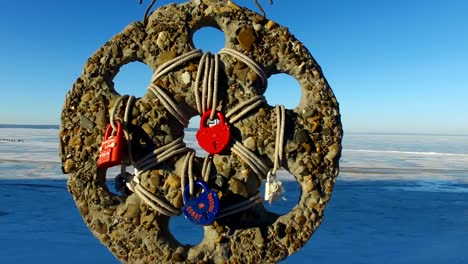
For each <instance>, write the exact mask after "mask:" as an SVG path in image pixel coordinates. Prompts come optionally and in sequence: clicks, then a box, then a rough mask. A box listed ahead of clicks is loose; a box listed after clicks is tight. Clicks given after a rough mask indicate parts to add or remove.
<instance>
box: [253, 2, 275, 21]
mask: <svg viewBox="0 0 468 264" xmlns="http://www.w3.org/2000/svg"><path fill="white" fill-rule="evenodd" d="M254 2H255V5H256V6H257V7H258V9H260V12H262V16H263V18H266V13H265V10H263V7H262V6H261V5H260V4H259V3H258V0H254ZM272 4H273V0H270V5H272Z"/></svg>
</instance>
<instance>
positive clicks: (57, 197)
mask: <svg viewBox="0 0 468 264" xmlns="http://www.w3.org/2000/svg"><path fill="white" fill-rule="evenodd" d="M185 140H186V142H187V144H188V145H189V146H192V147H196V144H195V142H194V132H187V135H186V139H185ZM60 166H61V164H60V159H59V156H58V129H57V128H51V127H47V126H44V127H40V128H38V127H11V126H0V263H2V264H9V263H15V264H17V263H80V264H81V263H87V264H93V263H99V264H102V263H119V262H118V260H117V259H116V258H115V257H114V256H113V255H112V254H111V253H110V252H109V251H108V250H107V249H106V247H104V246H103V245H101V244H100V242H99V241H98V240H97V239H96V238H94V236H93V235H92V234H91V232H90V231H89V230H88V229H87V227H86V225H85V224H84V222H83V221H82V219H81V216H80V215H79V213H78V210H77V209H76V207H75V204H74V202H73V200H72V198H71V196H70V194H69V193H68V191H67V188H66V180H67V175H64V174H62V173H61V169H60ZM340 167H341V173H340V176H339V178H338V180H337V182H336V185H335V188H334V191H333V195H332V199H331V201H330V203H329V204H328V207H327V209H326V211H325V220H324V222H323V223H322V225H321V226H320V227H319V229H318V230H317V231H316V232H315V233H314V235H313V236H312V238H311V240H310V241H309V242H308V243H307V244H306V246H305V247H304V248H302V250H300V251H299V252H298V253H296V254H294V255H292V256H291V257H289V258H288V259H286V260H285V261H283V262H282V263H468V250H467V243H468V136H449V135H400V134H345V137H344V141H343V152H342V158H341V161H340ZM109 174H112V173H109ZM282 176H283V178H284V179H285V182H284V184H285V186H286V198H287V199H288V200H286V201H279V202H276V203H274V204H273V205H272V206H271V207H269V206H268V205H266V206H267V208H269V209H270V210H271V211H275V212H278V213H285V212H287V211H288V210H289V209H291V208H292V207H293V206H294V205H295V203H296V202H297V198H298V196H299V194H298V191H299V189H298V185H297V184H296V182H295V181H292V180H291V177H292V176H291V175H288V174H287V173H285V172H283V174H282ZM288 179H289V180H288ZM109 182H112V181H109ZM109 184H110V183H109ZM110 187H111V186H110ZM170 228H171V231H172V232H173V233H174V234H175V237H176V238H177V239H178V240H179V241H180V242H182V243H186V244H196V243H198V242H199V241H201V239H202V236H203V231H202V229H201V228H200V227H198V226H195V225H193V224H191V223H189V222H188V221H186V220H185V219H184V218H183V217H177V218H174V219H173V220H172V219H171V225H170ZM187 234H190V235H187Z"/></svg>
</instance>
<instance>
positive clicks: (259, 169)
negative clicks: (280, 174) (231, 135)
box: [231, 141, 268, 182]
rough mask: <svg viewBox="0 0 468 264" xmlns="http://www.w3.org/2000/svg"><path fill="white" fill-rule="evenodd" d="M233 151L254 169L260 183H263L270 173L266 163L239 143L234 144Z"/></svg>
mask: <svg viewBox="0 0 468 264" xmlns="http://www.w3.org/2000/svg"><path fill="white" fill-rule="evenodd" d="M231 151H232V152H233V153H234V154H236V155H238V156H239V157H241V159H242V160H244V162H245V163H247V164H248V165H249V166H250V167H251V168H252V170H253V171H254V172H255V174H256V175H257V177H258V179H259V181H260V182H262V180H263V178H265V177H266V176H267V173H268V167H267V166H266V165H265V163H264V162H263V161H262V160H261V159H260V158H259V157H257V156H256V155H255V153H253V152H252V151H251V150H249V149H248V148H246V147H245V146H244V145H243V144H242V143H240V142H238V141H235V142H234V144H233V145H232V148H231Z"/></svg>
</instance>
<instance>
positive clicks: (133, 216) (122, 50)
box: [60, 0, 343, 263]
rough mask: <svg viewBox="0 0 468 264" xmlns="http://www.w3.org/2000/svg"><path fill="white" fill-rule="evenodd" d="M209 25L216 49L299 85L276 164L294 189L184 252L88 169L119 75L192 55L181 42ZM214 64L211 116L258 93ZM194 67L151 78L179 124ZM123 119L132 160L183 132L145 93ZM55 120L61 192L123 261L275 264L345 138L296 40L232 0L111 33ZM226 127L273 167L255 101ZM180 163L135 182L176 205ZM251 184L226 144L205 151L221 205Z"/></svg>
mask: <svg viewBox="0 0 468 264" xmlns="http://www.w3.org/2000/svg"><path fill="white" fill-rule="evenodd" d="M207 26H213V27H216V28H219V29H221V30H222V31H223V32H224V33H225V34H226V47H228V48H231V49H235V50H237V51H240V52H243V53H244V54H245V55H247V56H248V57H250V58H251V59H253V60H254V61H256V62H257V63H258V64H259V65H260V66H261V67H262V68H263V70H264V71H265V73H266V75H267V76H271V75H274V74H277V73H286V74H289V75H291V76H292V77H294V78H295V79H296V80H297V81H298V82H299V83H300V84H301V87H302V97H301V102H300V104H299V106H298V107H297V108H295V109H292V110H287V112H286V131H285V139H284V140H285V143H284V144H285V148H284V149H285V152H284V157H285V158H284V161H283V164H282V166H283V167H284V168H285V169H286V170H288V171H289V172H290V173H291V174H292V175H294V177H295V178H296V180H297V181H298V182H299V184H300V185H301V189H302V190H303V192H302V193H301V196H300V199H299V201H298V205H297V206H296V207H295V208H294V209H293V210H292V211H290V212H289V213H287V214H284V215H276V214H274V213H271V212H268V211H267V210H266V209H265V208H264V207H263V205H262V204H258V205H256V206H255V207H253V208H251V209H249V210H246V211H244V212H241V213H238V214H236V215H233V216H230V217H229V218H221V219H219V220H217V221H215V222H214V223H213V224H212V225H210V226H206V227H205V229H204V230H205V235H204V239H203V241H201V242H200V244H198V245H196V246H191V245H183V244H181V243H179V242H178V241H177V240H175V239H174V238H173V236H170V235H168V232H169V228H168V225H169V224H168V223H169V217H168V216H165V215H161V214H159V213H158V212H155V211H153V210H152V209H151V208H150V207H149V206H147V205H146V204H145V203H144V202H141V201H140V200H139V198H138V197H137V196H135V195H134V194H131V195H129V196H126V195H117V194H114V193H112V192H110V191H109V190H108V188H107V186H106V185H105V182H106V170H103V169H98V168H97V165H96V161H97V158H98V155H99V147H100V144H101V142H102V137H103V135H104V130H105V124H104V120H109V112H110V109H111V108H112V106H113V105H114V103H115V102H116V100H117V99H118V98H119V97H120V96H121V95H119V94H118V93H117V92H116V91H115V90H114V84H113V79H114V77H115V76H116V75H117V73H118V71H119V69H120V68H121V67H122V66H123V65H125V64H127V63H131V62H135V61H141V62H143V63H145V64H146V65H148V67H150V68H151V69H152V70H153V71H154V70H156V69H157V68H158V67H159V66H160V65H161V64H162V63H164V62H166V61H167V60H169V59H171V58H174V57H177V56H180V55H182V54H184V53H187V52H189V51H191V50H193V49H194V48H196V47H194V46H193V43H192V40H191V39H190V37H189V36H192V35H193V33H194V32H195V31H196V30H198V29H199V28H202V27H207ZM239 34H240V35H239ZM220 58H221V61H222V63H221V64H222V66H221V67H220V68H221V69H223V72H221V74H220V77H221V78H220V81H219V87H218V90H219V91H220V92H219V102H222V103H221V105H220V107H219V110H221V111H223V112H226V111H227V110H229V109H232V108H234V107H235V106H236V105H238V104H239V103H240V102H243V101H246V100H248V99H250V98H252V97H253V96H256V95H258V94H263V93H264V92H265V90H266V89H267V88H268V87H263V86H262V84H261V81H260V80H259V78H256V77H255V76H253V75H252V73H251V70H250V69H249V67H245V65H241V64H239V63H238V62H237V60H236V59H234V58H233V57H231V56H229V55H225V54H223V55H221V56H220ZM198 61H199V59H193V60H192V61H190V62H189V63H186V64H183V65H180V66H178V67H177V68H176V69H174V70H173V71H172V72H170V73H167V74H166V75H164V76H163V77H161V79H160V80H158V85H159V86H161V87H162V88H163V89H165V91H166V93H167V94H168V95H169V96H171V97H173V98H174V99H175V100H176V102H177V103H178V104H179V107H180V108H181V109H183V111H184V113H185V114H186V116H187V117H188V118H190V117H192V116H194V115H195V114H196V113H197V111H196V102H195V99H194V98H195V96H194V93H193V88H192V86H193V85H194V82H193V80H195V77H196V69H197V67H198V66H197V65H198ZM189 77H190V78H189ZM189 80H190V82H189ZM149 82H150V80H148V83H149ZM124 111H125V107H120V108H118V109H117V111H116V118H117V119H118V120H120V121H122V118H123V114H124ZM130 119H131V121H129V126H128V130H129V131H128V132H129V135H130V137H131V142H130V144H131V146H132V156H133V157H134V159H135V160H138V158H141V157H142V156H144V155H146V154H147V153H148V152H150V151H152V150H153V149H155V148H157V147H159V146H162V145H165V144H167V143H169V142H172V141H174V140H175V139H177V138H180V137H183V135H184V130H183V129H184V128H183V127H182V125H180V124H179V123H178V122H177V121H175V120H174V117H172V116H171V115H170V114H169V113H168V111H167V110H166V109H165V108H164V106H163V105H162V103H161V102H160V101H159V100H158V99H157V98H156V97H155V96H154V95H152V94H151V93H149V92H148V93H146V94H145V95H144V96H142V97H140V98H138V99H137V101H136V103H135V104H134V106H133V109H132V111H131V116H130ZM61 121H62V122H61V126H60V144H61V147H60V151H61V153H60V155H61V160H62V164H63V168H64V170H65V172H66V173H68V174H70V179H69V181H68V188H69V191H70V193H71V195H72V196H73V198H74V200H75V202H76V205H77V207H78V209H79V211H80V213H81V214H82V216H83V218H84V221H85V223H86V224H87V225H88V227H89V228H90V229H91V230H92V232H93V234H94V235H95V236H96V237H97V238H98V239H99V240H100V241H101V242H102V243H103V244H104V245H106V246H107V247H108V248H109V249H110V250H111V251H112V252H113V254H114V255H115V256H116V257H117V258H119V259H120V260H121V261H122V262H124V263H173V262H185V263H272V262H273V263H274V262H278V261H280V260H282V259H284V258H286V257H288V256H289V255H291V254H293V253H294V252H296V251H298V250H299V249H300V248H301V247H302V246H303V245H304V244H305V243H306V242H307V241H308V240H309V238H310V237H311V235H312V233H313V232H314V231H315V230H316V228H317V227H318V226H319V225H320V223H321V222H322V220H323V216H324V210H325V206H326V204H327V202H328V201H329V199H330V196H331V192H332V189H333V184H334V182H335V179H336V177H337V175H338V167H339V158H340V155H341V139H342V136H343V133H342V127H341V121H340V114H339V108H338V103H337V100H336V98H335V96H334V94H333V92H332V90H331V88H330V87H329V85H328V83H327V81H326V79H325V77H324V76H323V74H322V71H321V69H320V66H319V65H318V64H317V62H316V61H315V60H314V59H313V57H312V56H311V55H310V53H309V51H308V50H307V49H306V48H305V47H304V45H303V44H302V43H301V42H299V41H298V40H297V39H295V37H294V36H293V35H292V34H291V33H290V32H289V31H288V29H287V28H286V27H283V26H281V25H279V24H276V23H274V22H273V21H267V20H265V19H263V17H261V16H259V15H258V14H256V13H254V12H252V11H249V10H247V9H244V8H241V7H239V6H237V5H235V4H233V3H232V2H230V1H214V0H202V1H192V2H187V3H183V4H170V5H167V6H163V7H160V8H159V9H157V10H156V11H155V12H153V13H152V15H151V16H150V17H149V19H148V24H147V25H146V26H145V25H143V24H142V23H140V22H135V23H133V24H131V25H129V26H127V27H126V28H125V29H124V30H123V31H122V32H121V33H119V34H117V35H116V36H114V37H113V38H112V39H111V40H109V41H108V42H107V43H106V44H104V46H103V47H101V48H100V49H99V50H98V51H97V52H96V53H95V54H93V55H92V56H91V57H90V58H89V59H88V61H87V62H86V64H85V65H84V67H83V72H82V74H81V76H80V77H79V78H78V79H77V81H76V82H75V83H74V85H73V87H72V88H71V90H70V91H69V92H68V93H67V95H66V97H65V104H64V109H63V112H62V118H61ZM229 125H230V126H231V130H232V132H233V137H235V138H236V140H239V141H241V142H243V143H244V142H245V141H246V140H247V139H248V140H247V142H246V143H245V145H246V146H248V148H249V149H251V150H252V151H253V152H254V153H255V154H256V155H257V156H258V157H260V159H262V160H263V161H264V162H265V164H270V165H271V164H273V161H274V157H273V154H274V149H275V145H274V144H275V132H276V128H275V126H276V114H275V110H274V107H273V106H271V105H269V104H268V103H263V104H262V105H261V106H259V107H258V109H256V110H254V111H252V112H251V113H250V114H249V115H247V116H246V117H245V118H243V120H240V121H238V122H236V123H234V124H229ZM252 139H253V140H252ZM184 158H185V155H182V154H181V155H179V156H175V157H174V158H171V159H169V160H167V161H166V162H164V163H162V164H160V165H158V166H157V167H155V168H153V169H152V170H151V171H149V172H147V173H144V174H142V176H141V179H140V181H141V184H142V186H145V188H147V189H148V190H150V191H151V192H153V193H154V194H155V195H157V196H158V197H161V198H162V199H166V200H167V201H168V202H169V203H171V204H172V205H173V206H175V207H176V208H180V207H181V206H182V202H181V200H182V199H181V197H182V196H181V190H180V189H181V188H180V182H181V181H180V171H181V170H180V168H181V166H182V164H183V159H184ZM194 163H195V164H194V165H195V166H194V168H195V169H194V174H195V175H201V173H200V170H201V167H202V163H203V159H202V158H199V157H197V158H196V159H195V161H194ZM109 176H112V175H109ZM197 177H200V176H197ZM255 179H256V177H254V176H253V175H252V172H251V169H250V167H249V166H248V165H247V164H246V163H245V162H244V161H243V160H241V159H240V158H239V157H238V156H236V155H232V153H231V151H230V150H229V149H228V150H227V151H225V152H223V153H222V155H215V157H214V159H213V166H212V169H211V175H210V179H209V181H208V185H209V187H210V188H212V189H214V190H216V191H217V192H218V194H219V195H220V197H221V198H220V199H221V204H222V205H226V206H227V205H229V204H231V203H232V201H233V200H236V199H242V197H244V198H246V197H251V196H252V195H253V192H254V191H255V189H256V188H257V189H258V187H259V186H260V184H259V183H258V180H255ZM142 245H143V246H142Z"/></svg>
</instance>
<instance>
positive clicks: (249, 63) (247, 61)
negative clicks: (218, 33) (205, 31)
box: [219, 48, 268, 87]
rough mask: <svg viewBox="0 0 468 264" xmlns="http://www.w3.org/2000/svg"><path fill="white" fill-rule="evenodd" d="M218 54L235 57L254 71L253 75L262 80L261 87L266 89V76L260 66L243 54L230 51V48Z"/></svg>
mask: <svg viewBox="0 0 468 264" xmlns="http://www.w3.org/2000/svg"><path fill="white" fill-rule="evenodd" d="M219 53H220V54H228V55H231V56H233V57H235V58H236V59H238V60H240V61H242V62H243V63H245V64H247V66H249V67H250V68H251V69H252V70H254V71H255V73H257V75H258V76H259V77H260V79H262V84H263V87H267V85H268V79H267V76H266V74H265V72H264V71H263V70H262V68H261V67H260V65H258V64H257V63H256V62H255V61H254V60H252V59H251V58H249V57H248V56H246V55H245V54H243V53H241V52H239V51H237V50H233V49H230V48H223V49H221V51H220V52H219Z"/></svg>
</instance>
